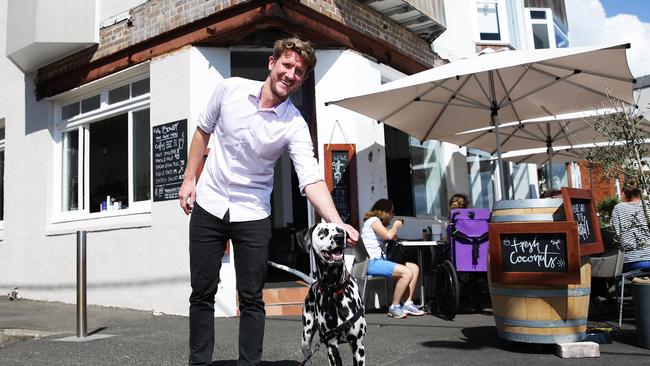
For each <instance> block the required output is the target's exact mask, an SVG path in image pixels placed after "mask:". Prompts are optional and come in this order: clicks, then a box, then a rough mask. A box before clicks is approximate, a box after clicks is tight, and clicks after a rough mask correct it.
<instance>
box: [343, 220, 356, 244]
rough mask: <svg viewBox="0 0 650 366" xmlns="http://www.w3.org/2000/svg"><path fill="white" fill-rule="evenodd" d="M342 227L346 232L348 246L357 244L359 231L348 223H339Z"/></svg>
mask: <svg viewBox="0 0 650 366" xmlns="http://www.w3.org/2000/svg"><path fill="white" fill-rule="evenodd" d="M340 225H341V226H342V227H343V230H345V232H346V233H347V234H348V235H347V236H348V246H351V247H353V246H355V245H357V241H358V240H359V232H358V231H357V230H356V229H355V228H353V227H352V226H350V225H348V224H340Z"/></svg>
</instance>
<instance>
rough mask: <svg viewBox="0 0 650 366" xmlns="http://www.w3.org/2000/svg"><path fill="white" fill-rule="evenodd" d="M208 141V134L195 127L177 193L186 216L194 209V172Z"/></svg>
mask: <svg viewBox="0 0 650 366" xmlns="http://www.w3.org/2000/svg"><path fill="white" fill-rule="evenodd" d="M208 141H210V134H209V133H207V132H205V131H203V130H202V129H200V128H199V127H197V128H196V131H194V136H193V137H192V144H191V145H190V152H189V153H188V156H187V165H186V166H185V173H184V174H183V184H182V185H181V189H180V190H179V191H178V198H179V199H180V203H181V208H182V209H183V212H185V214H186V215H189V213H190V212H192V208H193V207H194V201H195V200H196V171H197V169H198V167H199V163H200V162H201V159H203V152H204V151H205V149H206V148H207V147H208Z"/></svg>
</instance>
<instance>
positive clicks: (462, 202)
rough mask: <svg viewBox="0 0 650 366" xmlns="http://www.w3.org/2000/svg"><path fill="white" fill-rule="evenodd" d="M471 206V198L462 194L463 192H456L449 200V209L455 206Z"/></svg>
mask: <svg viewBox="0 0 650 366" xmlns="http://www.w3.org/2000/svg"><path fill="white" fill-rule="evenodd" d="M468 207H469V199H467V196H466V195H464V194H462V193H456V194H455V195H453V196H451V199H450V200H449V209H450V210H451V209H453V208H468Z"/></svg>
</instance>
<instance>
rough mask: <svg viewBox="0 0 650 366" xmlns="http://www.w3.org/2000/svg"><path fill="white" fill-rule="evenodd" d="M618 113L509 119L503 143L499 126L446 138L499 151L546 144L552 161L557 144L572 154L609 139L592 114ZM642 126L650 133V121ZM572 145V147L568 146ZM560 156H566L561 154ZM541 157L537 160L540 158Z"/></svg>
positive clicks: (597, 112)
mask: <svg viewBox="0 0 650 366" xmlns="http://www.w3.org/2000/svg"><path fill="white" fill-rule="evenodd" d="M611 113H615V111H614V110H612V109H609V110H595V111H588V112H578V113H569V114H565V115H561V116H557V117H551V118H548V117H541V118H535V119H530V120H526V121H522V122H514V123H507V124H503V125H501V126H499V134H500V137H501V138H500V139H499V141H500V145H499V146H497V145H496V143H495V141H496V138H495V127H486V128H481V129H478V130H472V131H466V132H461V133H457V134H454V135H451V136H447V137H445V138H444V139H445V141H447V142H451V143H454V144H456V145H459V146H470V147H475V148H477V149H480V150H483V151H486V152H488V153H490V155H495V154H496V153H497V152H498V150H499V148H500V150H501V152H502V153H503V152H508V151H513V150H522V149H534V148H546V154H547V157H546V159H544V160H545V162H549V176H550V165H551V164H552V163H553V162H554V161H555V153H554V151H555V150H554V149H553V147H557V146H563V147H567V148H563V149H560V150H558V152H561V153H562V154H563V155H564V156H565V157H571V152H572V151H571V150H573V151H575V152H583V151H582V150H580V151H578V150H575V149H572V148H571V147H572V146H575V145H584V144H593V143H599V142H607V141H609V137H607V136H605V135H604V134H602V133H601V132H599V131H597V130H596V129H595V128H594V127H593V125H592V122H590V118H592V117H595V116H605V115H607V114H611ZM637 127H638V128H640V129H642V130H644V131H645V132H646V133H648V134H650V122H648V121H647V120H644V121H643V122H642V123H640V124H639V125H637ZM567 149H568V150H567ZM559 158H560V159H561V158H562V157H559ZM540 159H541V157H540V158H537V159H536V160H540Z"/></svg>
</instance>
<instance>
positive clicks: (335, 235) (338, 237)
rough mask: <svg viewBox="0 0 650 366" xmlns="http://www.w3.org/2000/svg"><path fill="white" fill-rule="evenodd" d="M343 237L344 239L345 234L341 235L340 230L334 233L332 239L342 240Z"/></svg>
mask: <svg viewBox="0 0 650 366" xmlns="http://www.w3.org/2000/svg"><path fill="white" fill-rule="evenodd" d="M343 239H345V235H343V233H342V232H340V233H339V232H337V233H336V234H334V240H336V241H339V240H343Z"/></svg>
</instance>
